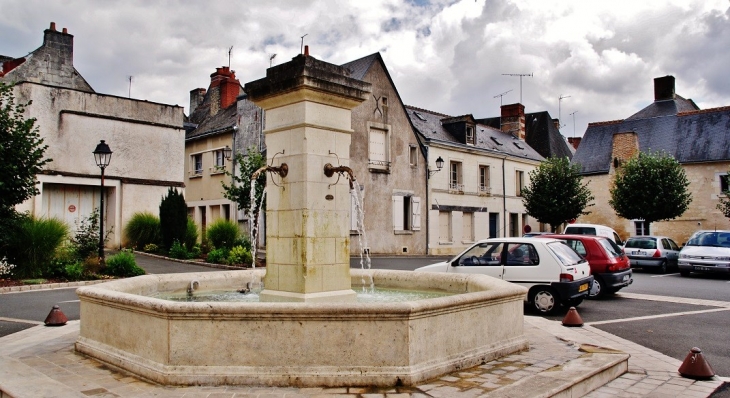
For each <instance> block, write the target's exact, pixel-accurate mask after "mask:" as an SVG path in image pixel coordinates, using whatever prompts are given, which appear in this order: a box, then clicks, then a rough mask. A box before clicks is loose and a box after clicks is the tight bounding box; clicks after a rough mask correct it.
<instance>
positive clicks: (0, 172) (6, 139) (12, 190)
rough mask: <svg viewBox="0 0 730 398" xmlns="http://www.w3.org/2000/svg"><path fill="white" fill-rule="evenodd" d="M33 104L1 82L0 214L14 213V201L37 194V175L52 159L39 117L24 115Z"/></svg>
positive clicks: (3, 215) (11, 87) (8, 214)
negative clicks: (19, 99) (21, 99)
mask: <svg viewBox="0 0 730 398" xmlns="http://www.w3.org/2000/svg"><path fill="white" fill-rule="evenodd" d="M30 104H31V101H29V102H28V103H26V104H18V103H16V102H15V96H14V95H13V86H12V85H7V84H5V83H2V82H0V159H2V162H0V217H11V213H12V212H14V210H13V209H14V207H15V205H17V204H20V203H23V202H24V201H25V200H27V199H29V198H31V197H33V196H35V195H38V193H39V191H38V187H36V184H37V183H38V182H37V181H36V177H35V176H36V174H38V173H40V172H41V170H43V166H44V165H45V164H46V163H48V162H51V159H49V158H44V156H45V151H46V149H48V145H43V138H41V136H40V134H39V133H38V127H37V126H36V125H35V122H36V119H35V118H27V119H26V118H25V115H24V114H25V110H26V107H27V106H29V105H30Z"/></svg>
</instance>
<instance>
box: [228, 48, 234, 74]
mask: <svg viewBox="0 0 730 398" xmlns="http://www.w3.org/2000/svg"><path fill="white" fill-rule="evenodd" d="M231 51H233V46H231V47H229V48H228V69H230V68H231Z"/></svg>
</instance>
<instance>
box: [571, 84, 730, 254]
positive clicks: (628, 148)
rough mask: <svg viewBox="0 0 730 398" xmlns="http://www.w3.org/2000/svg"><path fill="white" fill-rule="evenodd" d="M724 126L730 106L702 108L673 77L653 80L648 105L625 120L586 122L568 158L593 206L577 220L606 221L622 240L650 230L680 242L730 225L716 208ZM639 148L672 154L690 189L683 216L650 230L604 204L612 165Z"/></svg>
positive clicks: (723, 167)
mask: <svg viewBox="0 0 730 398" xmlns="http://www.w3.org/2000/svg"><path fill="white" fill-rule="evenodd" d="M728 126H730V107H722V108H714V109H705V110H700V109H699V107H698V106H697V105H696V104H695V103H694V102H693V101H692V100H691V99H685V98H683V97H681V96H680V95H677V94H676V93H675V84H674V77H673V76H665V77H660V78H656V79H654V102H653V103H652V104H650V105H649V106H647V107H646V108H644V109H642V110H640V111H639V112H637V113H636V114H634V115H632V116H630V117H628V118H626V119H623V120H614V121H608V122H599V123H591V124H589V125H588V129H587V130H586V133H585V135H584V136H583V139H582V140H581V142H580V146H578V150H577V151H576V153H575V156H574V157H573V160H572V161H573V163H577V164H579V165H580V166H581V170H582V174H583V179H584V180H585V181H586V182H588V183H589V184H588V187H589V188H590V189H591V191H592V193H593V196H595V202H594V203H595V206H593V207H591V208H589V209H588V210H589V211H590V212H591V214H589V215H586V216H582V217H580V218H579V219H578V222H582V223H596V224H604V225H608V226H610V227H612V228H613V229H615V230H616V231H617V232H618V233H619V235H621V238H622V239H626V238H628V237H630V236H636V235H646V234H647V232H649V233H650V234H652V235H666V236H669V237H671V238H672V239H674V240H675V241H676V242H677V243H679V244H681V243H683V242H686V241H687V239H688V238H689V236H690V235H691V234H692V233H693V232H694V231H696V230H699V229H730V221H728V219H727V218H725V217H724V216H723V214H722V213H721V212H720V211H719V210H718V209H717V204H718V203H719V197H720V195H721V194H722V192H724V191H727V189H728V185H727V179H726V175H727V172H728V169H730V147H728V145H727V142H728V141H730V127H728ZM639 151H641V152H647V151H652V152H655V151H664V152H666V153H668V154H671V155H673V156H674V157H675V159H677V161H678V162H679V163H680V164H681V165H682V167H683V168H684V171H685V173H686V174H687V178H688V179H689V182H690V185H689V188H688V189H689V191H690V192H691V193H692V203H691V204H690V206H689V209H688V210H687V211H686V212H685V213H684V214H683V215H682V216H681V217H678V218H676V219H674V220H670V221H661V222H655V223H652V224H651V225H650V231H647V230H646V225H645V223H644V221H643V220H640V219H639V220H626V219H623V218H621V217H618V216H617V215H616V213H615V211H614V210H613V208H611V206H610V205H609V204H608V201H609V199H610V192H609V189H610V187H611V184H612V183H613V179H614V176H615V173H616V168H617V167H621V163H622V162H623V161H625V160H626V159H629V158H630V157H632V156H634V155H635V154H636V153H638V152H639ZM646 189H647V190H649V191H651V189H652V187H651V186H647V187H646ZM657 194H659V193H657Z"/></svg>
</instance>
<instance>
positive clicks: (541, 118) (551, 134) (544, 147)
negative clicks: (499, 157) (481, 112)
mask: <svg viewBox="0 0 730 398" xmlns="http://www.w3.org/2000/svg"><path fill="white" fill-rule="evenodd" d="M477 122H479V123H483V124H486V125H487V126H491V127H493V128H495V129H499V127H500V126H499V123H500V118H499V117H490V118H485V119H478V120H477ZM525 142H527V145H529V146H531V147H532V148H534V149H535V150H536V151H537V152H538V153H539V154H540V155H541V156H542V157H545V158H549V157H566V156H567V157H568V159H572V158H573V153H574V152H573V151H572V150H571V146H570V145H569V144H568V142H567V141H566V140H565V138H564V137H563V135H562V134H560V131H559V130H558V129H557V128H556V127H555V124H554V123H553V118H552V117H551V116H550V113H548V112H547V111H542V112H533V113H526V114H525Z"/></svg>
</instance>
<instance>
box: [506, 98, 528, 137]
mask: <svg viewBox="0 0 730 398" xmlns="http://www.w3.org/2000/svg"><path fill="white" fill-rule="evenodd" d="M501 112H502V113H501V114H502V117H501V124H502V126H501V130H502V132H504V133H510V134H512V135H514V136H516V137H517V138H519V139H521V140H524V139H525V106H524V105H522V104H520V103H516V104H509V105H502V107H501Z"/></svg>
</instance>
